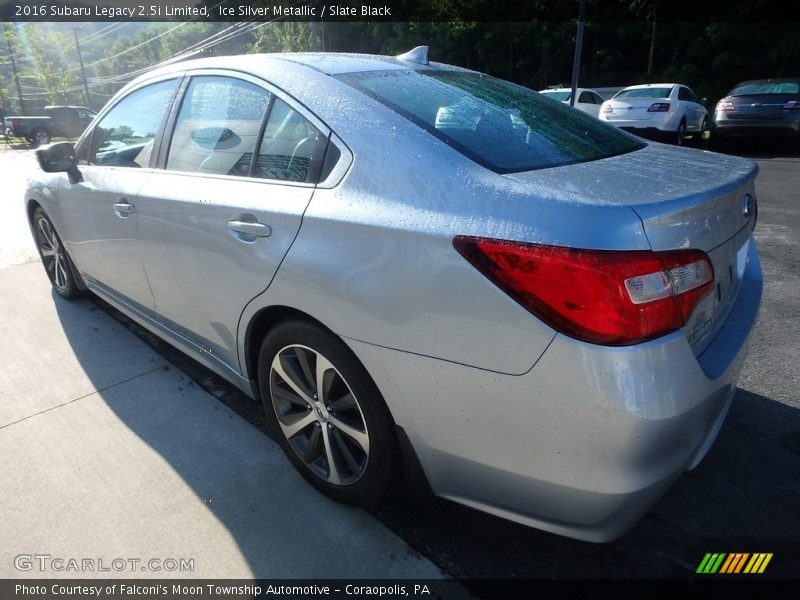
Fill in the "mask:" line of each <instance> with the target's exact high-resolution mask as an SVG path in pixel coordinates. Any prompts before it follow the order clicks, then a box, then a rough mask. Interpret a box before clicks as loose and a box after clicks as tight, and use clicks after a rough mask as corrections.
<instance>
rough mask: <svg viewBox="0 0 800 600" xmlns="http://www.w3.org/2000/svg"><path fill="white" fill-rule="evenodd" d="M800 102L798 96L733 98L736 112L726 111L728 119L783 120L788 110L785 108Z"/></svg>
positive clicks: (769, 95)
mask: <svg viewBox="0 0 800 600" xmlns="http://www.w3.org/2000/svg"><path fill="white" fill-rule="evenodd" d="M793 100H794V101H800V95H798V94H751V95H748V96H731V97H730V98H727V101H728V102H732V103H733V106H734V110H731V111H726V112H725V115H726V116H727V117H728V119H731V120H734V121H735V120H736V119H753V118H756V119H782V118H783V117H785V116H786V114H787V112H788V111H787V110H784V106H786V105H787V103H789V102H790V101H793Z"/></svg>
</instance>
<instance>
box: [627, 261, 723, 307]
mask: <svg viewBox="0 0 800 600" xmlns="http://www.w3.org/2000/svg"><path fill="white" fill-rule="evenodd" d="M712 279H713V277H712V275H711V269H710V267H709V265H708V263H707V262H706V261H704V260H698V261H695V262H693V263H689V264H688V265H680V266H678V267H673V268H671V269H669V270H667V271H658V272H657V273H648V274H647V275H637V276H636V277H629V278H628V279H626V280H625V288H626V289H627V290H628V295H629V296H630V298H631V302H633V303H634V304H645V303H646V302H653V301H655V300H661V299H662V298H668V297H669V296H679V295H681V294H683V293H684V292H688V291H690V290H693V289H695V288H698V287H700V286H701V285H704V284H706V283H708V282H709V281H711V280H712Z"/></svg>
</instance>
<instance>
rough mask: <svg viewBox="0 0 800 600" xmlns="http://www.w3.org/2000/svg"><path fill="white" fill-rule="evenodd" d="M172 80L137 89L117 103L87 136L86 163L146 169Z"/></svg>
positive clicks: (169, 101) (167, 109) (166, 109)
mask: <svg viewBox="0 0 800 600" xmlns="http://www.w3.org/2000/svg"><path fill="white" fill-rule="evenodd" d="M175 85H176V80H169V81H162V82H160V83H154V84H152V85H148V86H147V87H143V88H140V89H138V90H136V91H134V92H131V93H130V94H128V95H127V96H126V97H125V98H123V99H122V100H121V101H120V102H118V103H117V105H116V106H114V108H112V109H111V110H110V111H109V112H108V113H107V114H106V115H105V116H104V117H103V118H102V119H101V120H100V122H99V123H98V124H97V126H96V127H95V128H94V130H93V132H92V136H91V140H92V144H91V150H90V152H89V163H91V164H97V165H105V166H115V167H134V168H136V167H148V166H149V165H150V156H151V155H152V151H153V144H154V142H155V137H156V133H157V132H158V130H159V128H160V127H161V123H162V122H163V120H164V118H165V117H166V115H167V112H168V111H169V108H170V105H171V104H172V97H173V93H174V91H175Z"/></svg>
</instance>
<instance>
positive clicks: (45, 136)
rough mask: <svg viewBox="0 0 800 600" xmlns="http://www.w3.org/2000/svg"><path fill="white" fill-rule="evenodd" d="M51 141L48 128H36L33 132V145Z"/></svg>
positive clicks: (41, 144)
mask: <svg viewBox="0 0 800 600" xmlns="http://www.w3.org/2000/svg"><path fill="white" fill-rule="evenodd" d="M49 143H50V132H49V131H47V130H46V129H36V130H34V132H33V145H34V146H36V147H37V148H38V147H39V146H44V145H45V144H49Z"/></svg>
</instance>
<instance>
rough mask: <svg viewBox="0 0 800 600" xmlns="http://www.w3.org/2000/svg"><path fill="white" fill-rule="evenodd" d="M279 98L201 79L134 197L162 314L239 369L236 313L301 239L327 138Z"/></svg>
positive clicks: (210, 354)
mask: <svg viewBox="0 0 800 600" xmlns="http://www.w3.org/2000/svg"><path fill="white" fill-rule="evenodd" d="M275 91H276V90H274V89H273V88H271V87H269V86H268V84H265V83H263V82H261V81H260V80H257V79H255V78H249V77H247V76H245V75H231V74H228V73H226V72H217V71H207V72H199V73H196V74H193V75H192V76H191V77H190V79H189V80H188V85H187V86H186V88H185V93H184V95H183V99H182V101H181V103H180V106H179V107H178V108H176V114H175V115H173V117H172V118H171V121H173V122H174V124H173V125H171V126H170V129H171V131H172V134H171V138H170V139H169V140H168V143H167V141H166V140H165V146H164V149H163V151H162V158H161V162H162V164H163V167H164V169H163V170H161V171H160V172H158V173H155V174H154V175H153V176H152V177H151V178H149V179H148V180H147V181H146V182H145V184H144V186H143V187H142V189H141V190H140V191H139V198H138V199H137V214H138V215H139V218H140V226H139V237H140V240H141V242H142V257H143V260H144V265H145V270H146V272H147V277H148V280H149V282H150V286H151V288H152V290H153V295H154V297H155V307H156V313H157V318H158V319H159V320H160V321H161V322H162V324H163V325H165V326H167V327H169V328H170V329H172V330H173V331H176V332H177V333H179V334H180V335H182V336H184V337H185V338H188V339H189V340H191V341H193V342H194V343H195V344H196V345H198V346H199V347H201V348H202V349H203V351H204V352H206V353H207V356H206V358H214V359H216V360H218V361H220V362H222V363H223V364H224V365H227V366H228V367H230V368H233V369H235V370H236V371H238V355H237V343H236V332H237V326H238V321H239V316H240V315H241V313H242V311H243V310H244V307H245V305H246V304H247V303H248V301H250V300H251V299H252V298H254V297H255V296H257V295H258V294H260V293H261V292H262V291H264V290H265V289H266V288H267V286H268V285H269V283H270V281H271V280H272V277H273V275H274V274H275V272H276V270H277V268H278V265H279V264H280V262H281V260H282V259H283V257H284V256H285V254H286V252H287V251H288V249H289V247H290V245H291V244H292V242H293V241H294V238H295V236H296V234H297V232H298V230H299V228H300V222H301V218H302V215H303V212H304V211H305V209H306V207H307V206H308V203H309V201H310V200H311V196H312V194H313V192H314V178H315V175H314V173H315V172H318V170H319V165H321V162H322V161H321V158H322V154H321V153H322V152H324V148H325V144H326V143H327V136H328V133H329V132H328V131H327V129H326V128H325V126H324V125H323V124H322V123H321V122H319V121H317V120H316V119H315V118H314V117H313V116H310V115H308V114H307V113H305V111H303V110H302V109H299V108H297V107H295V106H293V105H292V104H290V102H291V100H289V99H284V98H282V97H278V96H276V94H275ZM265 115H268V116H267V118H266V121H265V120H264V119H265Z"/></svg>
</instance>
